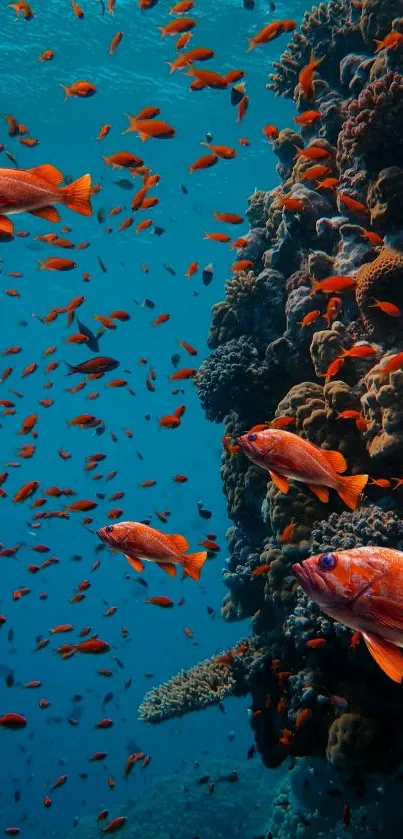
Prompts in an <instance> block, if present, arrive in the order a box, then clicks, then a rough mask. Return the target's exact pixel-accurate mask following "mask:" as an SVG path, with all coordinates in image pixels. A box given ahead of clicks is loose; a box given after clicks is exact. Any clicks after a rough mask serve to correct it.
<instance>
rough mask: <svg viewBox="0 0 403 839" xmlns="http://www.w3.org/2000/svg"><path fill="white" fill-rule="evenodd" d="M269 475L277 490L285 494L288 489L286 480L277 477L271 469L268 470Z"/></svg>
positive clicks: (279, 476) (282, 477)
mask: <svg viewBox="0 0 403 839" xmlns="http://www.w3.org/2000/svg"><path fill="white" fill-rule="evenodd" d="M269 475H270V477H271V479H272V481H273V484H274V485H275V486H276V487H277V489H279V490H280V492H284V493H285V494H287V492H288V491H289V489H290V484H289V481H288V478H285V477H284V475H279V474H278V472H273V470H272V469H269Z"/></svg>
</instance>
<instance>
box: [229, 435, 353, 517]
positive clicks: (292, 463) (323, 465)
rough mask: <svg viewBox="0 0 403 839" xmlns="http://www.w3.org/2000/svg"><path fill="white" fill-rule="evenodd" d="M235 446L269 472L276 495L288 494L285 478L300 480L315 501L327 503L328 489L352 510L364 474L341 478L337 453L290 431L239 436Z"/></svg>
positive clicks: (340, 457)
mask: <svg viewBox="0 0 403 839" xmlns="http://www.w3.org/2000/svg"><path fill="white" fill-rule="evenodd" d="M237 442H238V443H239V445H240V446H241V447H242V449H243V451H244V453H245V454H246V456H247V457H248V458H249V460H251V461H252V463H254V464H255V465H256V466H260V468H261V469H265V470H266V471H268V472H269V474H270V477H271V479H272V481H273V483H274V484H275V486H276V487H277V488H278V489H279V490H280V492H284V493H287V492H288V491H289V488H290V485H289V479H291V480H295V481H302V482H303V483H305V484H307V486H308V487H309V489H310V490H311V491H312V492H313V493H314V495H316V497H317V498H319V500H320V501H323V502H324V503H327V502H328V501H329V489H328V488H329V487H330V488H332V489H335V490H336V492H337V493H338V494H339V496H340V498H342V500H343V501H344V503H345V504H347V506H348V507H350V509H351V510H355V509H356V507H357V505H358V502H359V497H360V495H361V492H362V490H363V489H364V487H365V486H366V484H367V482H368V475H352V476H351V477H344V476H342V475H341V474H340V472H344V471H345V470H346V469H347V463H346V461H345V459H344V457H343V455H342V454H341V452H335V451H327V450H324V449H320V448H319V447H318V446H315V445H313V443H310V442H309V441H308V440H303V439H302V438H301V437H298V436H297V435H296V434H292V433H291V432H290V431H283V430H278V429H272V428H270V429H267V430H266V431H260V432H257V433H252V434H244V436H243V437H239V438H238V441H237Z"/></svg>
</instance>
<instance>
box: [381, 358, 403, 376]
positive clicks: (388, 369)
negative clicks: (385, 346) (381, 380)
mask: <svg viewBox="0 0 403 839" xmlns="http://www.w3.org/2000/svg"><path fill="white" fill-rule="evenodd" d="M385 359H386V364H385V365H384V366H383V367H382V370H381V371H380V375H381V376H388V375H389V373H395V372H396V370H401V369H402V367H403V352H399V353H396V354H395V355H387V356H385Z"/></svg>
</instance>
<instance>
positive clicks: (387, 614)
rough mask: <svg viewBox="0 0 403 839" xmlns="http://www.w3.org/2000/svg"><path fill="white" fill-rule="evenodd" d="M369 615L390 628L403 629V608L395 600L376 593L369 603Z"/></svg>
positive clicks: (376, 621)
mask: <svg viewBox="0 0 403 839" xmlns="http://www.w3.org/2000/svg"><path fill="white" fill-rule="evenodd" d="M368 617H369V618H370V619H371V620H373V621H374V622H375V623H378V624H381V626H385V627H388V628H389V629H397V630H399V631H401V630H402V629H403V608H402V606H401V604H400V603H397V602H396V601H395V600H389V599H388V598H387V597H379V596H377V595H375V596H374V597H371V598H370V600H369V603H368Z"/></svg>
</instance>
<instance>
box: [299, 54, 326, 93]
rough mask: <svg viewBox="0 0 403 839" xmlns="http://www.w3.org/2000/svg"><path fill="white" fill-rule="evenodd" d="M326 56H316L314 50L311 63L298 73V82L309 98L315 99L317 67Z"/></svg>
mask: <svg viewBox="0 0 403 839" xmlns="http://www.w3.org/2000/svg"><path fill="white" fill-rule="evenodd" d="M324 60H325V58H324V57H323V58H315V56H314V54H313V51H312V52H311V57H310V59H309V63H308V64H306V65H305V67H303V68H302V70H300V72H299V75H298V82H299V84H300V86H301V88H302V90H303V92H304V94H305V96H306V98H307V99H315V86H314V75H315V71H316V68H317V67H319V65H320V64H322V61H324Z"/></svg>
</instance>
